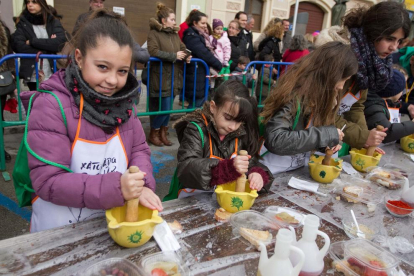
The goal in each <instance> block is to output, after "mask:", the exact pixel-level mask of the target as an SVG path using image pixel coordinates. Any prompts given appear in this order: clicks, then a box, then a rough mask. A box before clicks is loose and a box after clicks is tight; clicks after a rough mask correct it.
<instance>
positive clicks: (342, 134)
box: [336, 128, 345, 141]
mask: <svg viewBox="0 0 414 276" xmlns="http://www.w3.org/2000/svg"><path fill="white" fill-rule="evenodd" d="M336 130H337V131H338V136H339V141H342V140H343V139H344V137H345V134H344V133H343V132H342V130H340V129H339V128H337V129H336Z"/></svg>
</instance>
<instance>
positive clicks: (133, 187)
mask: <svg viewBox="0 0 414 276" xmlns="http://www.w3.org/2000/svg"><path fill="white" fill-rule="evenodd" d="M145 175H146V173H145V172H137V173H130V172H129V170H127V171H126V172H124V174H123V175H122V176H121V192H122V196H123V197H124V199H125V200H131V199H135V198H138V197H139V196H140V195H141V193H142V189H143V188H144V184H145V181H144V177H145Z"/></svg>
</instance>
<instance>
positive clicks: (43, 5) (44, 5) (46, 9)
mask: <svg viewBox="0 0 414 276" xmlns="http://www.w3.org/2000/svg"><path fill="white" fill-rule="evenodd" d="M36 3H37V4H39V5H40V7H41V8H42V10H41V11H40V13H41V14H42V16H43V22H45V25H46V24H47V15H48V14H51V15H52V12H51V11H50V10H49V5H48V4H47V3H46V0H36ZM25 10H27V0H24V1H23V9H22V12H21V13H20V16H19V18H18V19H17V20H16V24H17V23H18V22H19V21H20V17H21V16H23V12H24V11H25Z"/></svg>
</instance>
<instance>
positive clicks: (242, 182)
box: [236, 150, 248, 193]
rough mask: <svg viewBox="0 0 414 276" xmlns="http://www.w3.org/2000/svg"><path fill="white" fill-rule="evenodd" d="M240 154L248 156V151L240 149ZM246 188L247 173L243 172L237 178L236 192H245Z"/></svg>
mask: <svg viewBox="0 0 414 276" xmlns="http://www.w3.org/2000/svg"><path fill="white" fill-rule="evenodd" d="M239 155H240V156H247V155H248V153H247V151H245V150H241V151H239ZM245 188H246V174H242V175H241V176H240V177H239V178H237V180H236V192H238V193H244V192H245Z"/></svg>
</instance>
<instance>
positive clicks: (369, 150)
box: [366, 125, 384, 156]
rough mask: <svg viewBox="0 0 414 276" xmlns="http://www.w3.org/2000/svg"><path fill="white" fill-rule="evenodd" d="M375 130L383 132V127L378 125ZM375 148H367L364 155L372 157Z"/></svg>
mask: <svg viewBox="0 0 414 276" xmlns="http://www.w3.org/2000/svg"><path fill="white" fill-rule="evenodd" d="M377 130H378V131H382V130H384V127H383V126H381V125H378V126H377ZM376 148H377V147H369V148H368V149H367V153H366V155H368V156H373V155H374V152H375V149H376Z"/></svg>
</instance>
